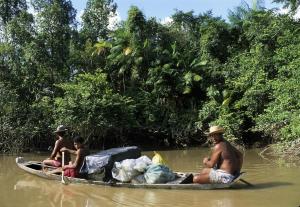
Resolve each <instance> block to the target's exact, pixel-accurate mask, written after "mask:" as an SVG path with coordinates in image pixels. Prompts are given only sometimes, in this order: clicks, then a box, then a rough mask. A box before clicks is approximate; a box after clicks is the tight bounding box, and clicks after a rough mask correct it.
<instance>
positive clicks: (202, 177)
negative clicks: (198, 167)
mask: <svg viewBox="0 0 300 207" xmlns="http://www.w3.org/2000/svg"><path fill="white" fill-rule="evenodd" d="M210 170H211V169H210V168H204V169H203V170H202V172H201V173H200V174H198V175H195V176H194V178H193V183H199V184H207V183H210V179H209V173H210Z"/></svg>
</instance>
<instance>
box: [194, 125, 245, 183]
mask: <svg viewBox="0 0 300 207" xmlns="http://www.w3.org/2000/svg"><path fill="white" fill-rule="evenodd" d="M224 131H225V130H224V129H223V128H222V127H219V126H212V127H210V129H209V133H208V136H209V137H210V138H211V139H212V141H213V142H214V148H213V151H212V154H211V157H210V158H208V157H205V158H204V159H203V164H204V166H205V168H204V169H203V170H202V172H201V173H200V174H198V175H195V176H194V178H193V182H194V183H201V184H205V183H230V182H232V181H233V180H234V178H235V177H236V175H238V174H239V173H240V170H241V168H242V164H243V154H242V153H241V152H240V151H239V150H237V149H236V148H235V147H234V146H232V145H231V144H230V143H229V142H228V141H226V140H225V139H224V138H223V133H224Z"/></svg>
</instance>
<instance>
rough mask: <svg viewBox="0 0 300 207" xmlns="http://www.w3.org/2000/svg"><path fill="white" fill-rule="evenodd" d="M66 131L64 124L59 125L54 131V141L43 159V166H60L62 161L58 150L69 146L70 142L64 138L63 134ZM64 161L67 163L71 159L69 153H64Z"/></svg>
mask: <svg viewBox="0 0 300 207" xmlns="http://www.w3.org/2000/svg"><path fill="white" fill-rule="evenodd" d="M66 131H67V128H66V127H65V126H64V125H59V126H58V127H57V129H56V131H55V132H54V133H55V134H56V139H57V140H56V141H55V145H54V148H53V150H52V153H51V155H50V157H49V158H47V159H46V160H44V161H43V166H45V165H50V166H54V167H61V163H62V154H61V152H60V150H61V148H63V147H71V146H72V144H71V143H70V141H68V140H66V139H65V138H64V135H65V133H66ZM64 157H65V163H68V162H69V161H70V160H71V156H70V153H68V152H67V153H65V156H64Z"/></svg>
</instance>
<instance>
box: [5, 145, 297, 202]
mask: <svg viewBox="0 0 300 207" xmlns="http://www.w3.org/2000/svg"><path fill="white" fill-rule="evenodd" d="M258 152H259V150H247V151H246V153H245V161H244V166H243V171H245V172H246V174H245V176H244V177H243V178H244V179H245V180H247V181H248V182H250V183H252V184H253V185H254V187H248V186H247V185H245V184H243V183H239V184H237V185H236V186H235V187H234V188H232V189H226V190H225V189H221V190H160V189H129V188H114V187H104V186H90V185H84V184H69V185H63V184H61V183H60V182H58V181H51V180H46V179H43V178H39V177H36V176H34V175H30V174H28V173H26V172H25V171H23V170H21V169H19V168H18V167H17V166H16V164H15V157H14V156H0V207H48V206H49V207H97V206H101V207H106V206H135V207H140V206H145V207H146V206H158V207H169V206H170V207H171V206H188V207H190V206H191V207H192V206H201V207H219V206H220V207H221V206H222V207H236V206H242V207H250V206H251V207H253V206H263V207H274V206H280V207H281V206H282V207H285V206H286V207H299V206H300V167H299V166H297V165H296V164H293V163H290V164H286V163H285V162H284V161H282V160H281V161H280V160H279V159H277V158H273V159H272V160H266V159H263V158H261V157H260V156H259V155H258ZM160 153H161V155H162V156H163V157H164V159H165V160H166V162H167V164H168V166H169V167H170V168H171V169H172V170H174V171H182V172H197V171H199V169H201V167H202V166H201V163H202V158H203V157H204V156H206V155H208V154H209V149H203V148H193V149H189V150H171V151H161V152H160ZM143 154H145V155H148V156H149V157H150V158H151V157H152V155H153V153H152V152H143ZM22 156H24V157H25V158H26V160H43V159H44V158H45V157H46V156H47V155H40V154H23V155H22Z"/></svg>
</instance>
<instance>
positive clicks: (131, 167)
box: [112, 156, 152, 182]
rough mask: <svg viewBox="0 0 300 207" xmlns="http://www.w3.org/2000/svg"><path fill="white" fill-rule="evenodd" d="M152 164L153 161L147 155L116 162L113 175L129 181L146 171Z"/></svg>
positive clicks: (118, 178) (117, 178) (120, 179)
mask: <svg viewBox="0 0 300 207" xmlns="http://www.w3.org/2000/svg"><path fill="white" fill-rule="evenodd" d="M151 164H152V161H151V160H150V159H149V158H148V157H147V156H142V157H140V158H138V159H126V160H123V161H122V162H115V163H114V166H113V169H112V177H113V178H114V179H116V180H119V181H121V182H129V181H131V180H132V178H134V177H135V176H137V175H139V174H141V173H143V172H145V171H146V169H147V168H148V166H149V165H151Z"/></svg>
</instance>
